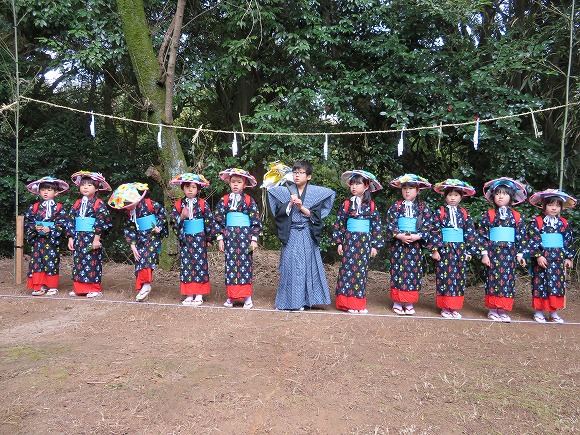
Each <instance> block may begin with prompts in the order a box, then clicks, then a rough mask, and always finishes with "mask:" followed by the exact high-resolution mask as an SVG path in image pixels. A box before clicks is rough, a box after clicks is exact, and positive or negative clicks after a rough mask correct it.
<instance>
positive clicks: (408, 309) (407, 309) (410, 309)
mask: <svg viewBox="0 0 580 435" xmlns="http://www.w3.org/2000/svg"><path fill="white" fill-rule="evenodd" d="M405 314H406V315H407V316H412V315H413V314H415V308H413V307H405Z"/></svg>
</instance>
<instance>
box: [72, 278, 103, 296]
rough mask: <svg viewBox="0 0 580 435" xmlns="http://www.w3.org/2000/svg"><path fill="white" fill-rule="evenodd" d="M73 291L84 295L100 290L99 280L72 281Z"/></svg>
mask: <svg viewBox="0 0 580 435" xmlns="http://www.w3.org/2000/svg"><path fill="white" fill-rule="evenodd" d="M73 291H74V292H75V293H76V294H77V295H86V294H88V293H93V292H99V293H100V291H101V283H100V282H78V281H73Z"/></svg>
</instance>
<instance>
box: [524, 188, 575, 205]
mask: <svg viewBox="0 0 580 435" xmlns="http://www.w3.org/2000/svg"><path fill="white" fill-rule="evenodd" d="M545 198H558V199H560V200H562V210H567V209H569V208H574V207H575V206H576V203H577V202H578V200H577V199H576V198H573V197H571V196H570V195H568V194H567V193H566V192H562V191H561V190H558V189H546V190H542V191H541V192H536V193H534V194H533V195H532V196H531V197H530V204H532V205H533V206H536V207H539V208H542V203H543V201H544V199H545Z"/></svg>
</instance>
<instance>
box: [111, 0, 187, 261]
mask: <svg viewBox="0 0 580 435" xmlns="http://www.w3.org/2000/svg"><path fill="white" fill-rule="evenodd" d="M178 3H179V5H178V10H179V6H180V5H181V15H182V16H183V5H184V4H185V0H179V2H178ZM117 8H118V10H119V16H120V17H121V21H122V23H123V32H124V34H125V41H126V43H127V48H128V50H129V55H130V56H131V63H132V65H133V71H134V73H135V78H136V80H137V84H138V86H139V91H140V92H141V95H142V98H143V108H144V110H146V111H147V113H148V120H149V122H152V123H154V124H160V125H163V127H164V128H163V129H162V138H161V143H162V145H161V147H160V149H159V161H160V167H158V168H155V169H156V170H155V169H154V168H150V169H151V171H148V173H149V174H151V176H152V177H154V179H155V180H156V181H157V182H159V183H160V184H161V186H162V187H163V192H164V196H165V207H166V208H168V209H171V205H172V202H173V201H174V200H175V199H176V197H177V194H176V192H175V191H174V189H171V185H170V184H169V181H170V180H171V178H173V177H174V176H175V175H177V174H180V173H182V172H186V170H187V169H186V166H187V165H186V162H185V156H184V155H183V150H182V148H181V144H180V143H179V140H178V138H177V134H176V132H175V130H174V129H173V128H170V127H169V126H170V125H172V124H173V116H172V113H171V107H172V103H173V101H172V99H171V100H169V101H168V100H167V95H168V93H169V95H170V96H172V95H173V89H170V90H168V89H166V86H173V80H169V81H166V82H165V85H163V84H160V83H159V82H158V77H159V67H160V65H159V62H158V61H157V57H156V56H155V52H154V50H153V43H152V41H151V37H150V29H149V25H148V23H147V19H146V17H145V9H144V6H143V0H117ZM180 27H181V26H180ZM173 36H174V38H177V40H178V39H179V35H178V34H177V35H176V34H175V33H174V35H173ZM172 48H173V47H172ZM176 48H177V47H176V46H175V49H176ZM172 66H173V68H175V64H173V65H172ZM167 74H168V75H169V74H172V75H174V74H175V72H174V71H172V72H169V71H168V72H167ZM167 106H169V110H167ZM152 130H153V132H152V140H156V138H157V129H155V128H154V129H152ZM170 234H171V236H170V240H169V241H168V242H167V243H164V248H165V249H164V250H163V253H162V254H161V259H160V265H161V267H162V268H169V267H171V265H172V264H173V262H174V261H173V260H174V258H175V255H176V252H177V249H176V245H175V240H174V237H173V234H172V232H170Z"/></svg>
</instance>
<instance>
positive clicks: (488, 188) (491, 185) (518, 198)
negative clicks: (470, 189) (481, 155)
mask: <svg viewBox="0 0 580 435" xmlns="http://www.w3.org/2000/svg"><path fill="white" fill-rule="evenodd" d="M499 186H506V187H510V188H512V189H513V190H514V192H515V198H514V199H513V204H514V205H516V204H520V203H522V202H524V201H525V200H526V198H527V197H528V192H527V191H526V185H525V184H523V183H521V182H519V181H518V180H514V179H513V178H509V177H501V178H496V179H495V180H491V181H488V182H487V183H485V184H484V185H483V196H485V199H487V202H489V203H491V204H493V192H494V191H495V189H497V188H498V187H499Z"/></svg>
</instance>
